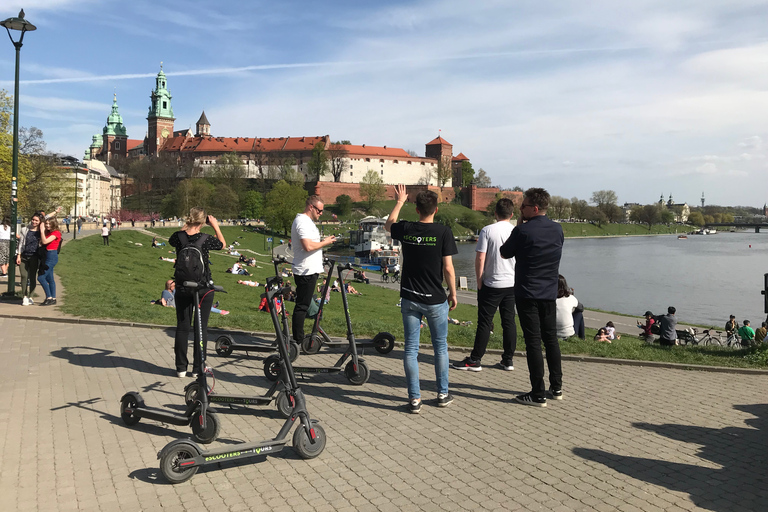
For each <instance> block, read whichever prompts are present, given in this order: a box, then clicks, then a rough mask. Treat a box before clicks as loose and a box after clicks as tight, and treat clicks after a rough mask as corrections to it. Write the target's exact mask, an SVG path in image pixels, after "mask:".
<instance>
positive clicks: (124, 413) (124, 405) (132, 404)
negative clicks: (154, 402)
mask: <svg viewBox="0 0 768 512" xmlns="http://www.w3.org/2000/svg"><path fill="white" fill-rule="evenodd" d="M140 405H143V404H141V399H140V398H139V397H138V396H137V395H135V394H133V393H126V394H125V395H123V398H121V399H120V417H121V418H123V422H124V423H125V424H126V425H128V426H129V427H130V426H132V425H135V424H137V423H138V422H139V420H140V419H141V417H140V416H136V415H135V414H134V413H133V411H134V410H136V409H137V408H138V407H139V406H140Z"/></svg>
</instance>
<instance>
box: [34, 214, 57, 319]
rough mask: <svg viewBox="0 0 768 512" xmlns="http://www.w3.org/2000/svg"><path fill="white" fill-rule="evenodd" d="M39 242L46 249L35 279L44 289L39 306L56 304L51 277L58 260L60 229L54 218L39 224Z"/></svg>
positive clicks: (53, 281) (54, 287)
mask: <svg viewBox="0 0 768 512" xmlns="http://www.w3.org/2000/svg"><path fill="white" fill-rule="evenodd" d="M40 242H41V243H42V244H43V247H45V249H46V256H45V260H44V261H40V268H39V269H38V273H39V276H38V278H37V280H38V281H39V282H40V286H42V287H43V290H45V300H44V301H43V302H42V304H40V305H41V306H52V305H54V304H56V281H55V280H54V279H53V267H55V266H56V263H58V262H59V244H61V231H59V223H58V221H56V219H48V220H46V221H45V222H43V223H41V224H40ZM41 259H42V258H41Z"/></svg>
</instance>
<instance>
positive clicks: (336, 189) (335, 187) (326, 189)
mask: <svg viewBox="0 0 768 512" xmlns="http://www.w3.org/2000/svg"><path fill="white" fill-rule="evenodd" d="M384 186H385V187H386V189H387V191H386V198H387V199H394V198H395V186H394V185H384ZM405 190H406V191H407V192H408V201H410V202H415V201H416V196H417V195H418V194H419V192H422V191H424V190H432V191H433V192H435V193H436V194H437V197H438V198H439V201H440V202H441V203H449V202H451V201H453V198H454V196H455V193H454V191H453V189H452V188H451V187H443V189H442V190H441V189H440V187H433V186H427V185H406V187H405ZM315 194H317V195H318V196H320V198H321V199H322V200H323V202H324V203H327V204H333V203H335V202H336V198H337V197H338V196H340V195H342V194H346V195H348V196H349V197H351V198H352V201H355V202H357V201H362V200H363V197H362V196H361V195H360V184H359V183H334V182H328V181H320V182H318V183H317V184H316V185H315Z"/></svg>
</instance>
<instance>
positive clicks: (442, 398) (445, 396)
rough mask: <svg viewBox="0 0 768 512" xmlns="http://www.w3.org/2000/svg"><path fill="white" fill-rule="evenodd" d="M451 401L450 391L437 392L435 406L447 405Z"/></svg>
mask: <svg viewBox="0 0 768 512" xmlns="http://www.w3.org/2000/svg"><path fill="white" fill-rule="evenodd" d="M451 402H453V395H452V394H450V393H438V394H437V406H438V407H448V406H449V405H451Z"/></svg>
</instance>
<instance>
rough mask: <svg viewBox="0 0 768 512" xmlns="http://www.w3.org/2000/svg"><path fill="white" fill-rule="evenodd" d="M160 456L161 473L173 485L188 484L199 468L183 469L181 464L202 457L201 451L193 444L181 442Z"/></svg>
mask: <svg viewBox="0 0 768 512" xmlns="http://www.w3.org/2000/svg"><path fill="white" fill-rule="evenodd" d="M163 452H164V453H162V454H161V456H160V472H161V473H162V474H163V476H164V477H165V479H166V480H168V481H169V482H171V483H172V484H180V483H182V482H186V481H187V480H189V479H190V478H192V477H193V476H195V473H197V470H198V469H199V466H192V467H190V468H186V469H184V468H182V466H181V463H182V462H184V461H185V460H188V459H194V458H195V457H197V456H199V455H200V450H199V449H198V448H197V446H195V445H194V444H192V443H189V442H180V443H177V444H176V445H175V446H173V448H171V449H170V450H168V451H166V450H163Z"/></svg>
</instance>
